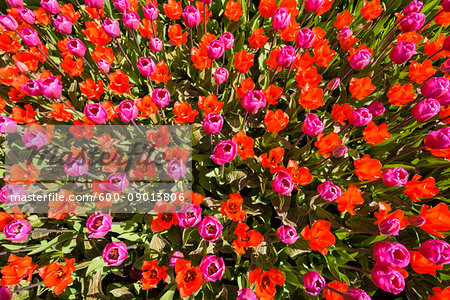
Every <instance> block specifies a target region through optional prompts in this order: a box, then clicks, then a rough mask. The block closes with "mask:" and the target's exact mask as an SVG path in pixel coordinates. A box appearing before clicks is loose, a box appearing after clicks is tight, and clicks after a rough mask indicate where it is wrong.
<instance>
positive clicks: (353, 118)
mask: <svg viewBox="0 0 450 300" xmlns="http://www.w3.org/2000/svg"><path fill="white" fill-rule="evenodd" d="M370 121H372V114H371V113H370V111H369V110H368V109H367V108H365V107H360V108H358V109H355V110H354V111H352V113H351V114H350V118H349V123H350V124H351V125H353V126H366V125H367V124H369V123H370Z"/></svg>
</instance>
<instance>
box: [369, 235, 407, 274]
mask: <svg viewBox="0 0 450 300" xmlns="http://www.w3.org/2000/svg"><path fill="white" fill-rule="evenodd" d="M373 258H374V259H375V261H376V262H377V265H380V266H389V267H396V268H404V267H406V266H407V265H409V260H410V257H409V252H408V249H406V247H405V246H403V245H402V244H399V243H389V242H384V241H381V242H376V243H375V244H374V245H373Z"/></svg>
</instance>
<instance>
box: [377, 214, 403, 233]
mask: <svg viewBox="0 0 450 300" xmlns="http://www.w3.org/2000/svg"><path fill="white" fill-rule="evenodd" d="M378 228H379V229H380V233H381V234H385V235H398V233H399V231H400V221H399V220H398V219H397V218H386V219H384V220H383V221H381V223H380V224H378Z"/></svg>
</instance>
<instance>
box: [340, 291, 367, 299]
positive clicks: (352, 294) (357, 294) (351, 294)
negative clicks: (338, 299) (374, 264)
mask: <svg viewBox="0 0 450 300" xmlns="http://www.w3.org/2000/svg"><path fill="white" fill-rule="evenodd" d="M343 297H344V300H371V299H372V298H370V296H369V295H367V293H366V292H364V291H363V290H361V289H355V288H349V289H348V290H347V291H346V292H345V294H344V296H343Z"/></svg>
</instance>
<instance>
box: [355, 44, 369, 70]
mask: <svg viewBox="0 0 450 300" xmlns="http://www.w3.org/2000/svg"><path fill="white" fill-rule="evenodd" d="M371 57H372V54H370V52H369V51H368V50H366V49H362V50H359V51H357V52H356V53H355V54H353V56H352V57H351V59H350V66H351V67H352V69H353V70H355V71H359V70H361V69H362V68H364V67H365V66H367V65H368V64H369V63H370V59H371Z"/></svg>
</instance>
